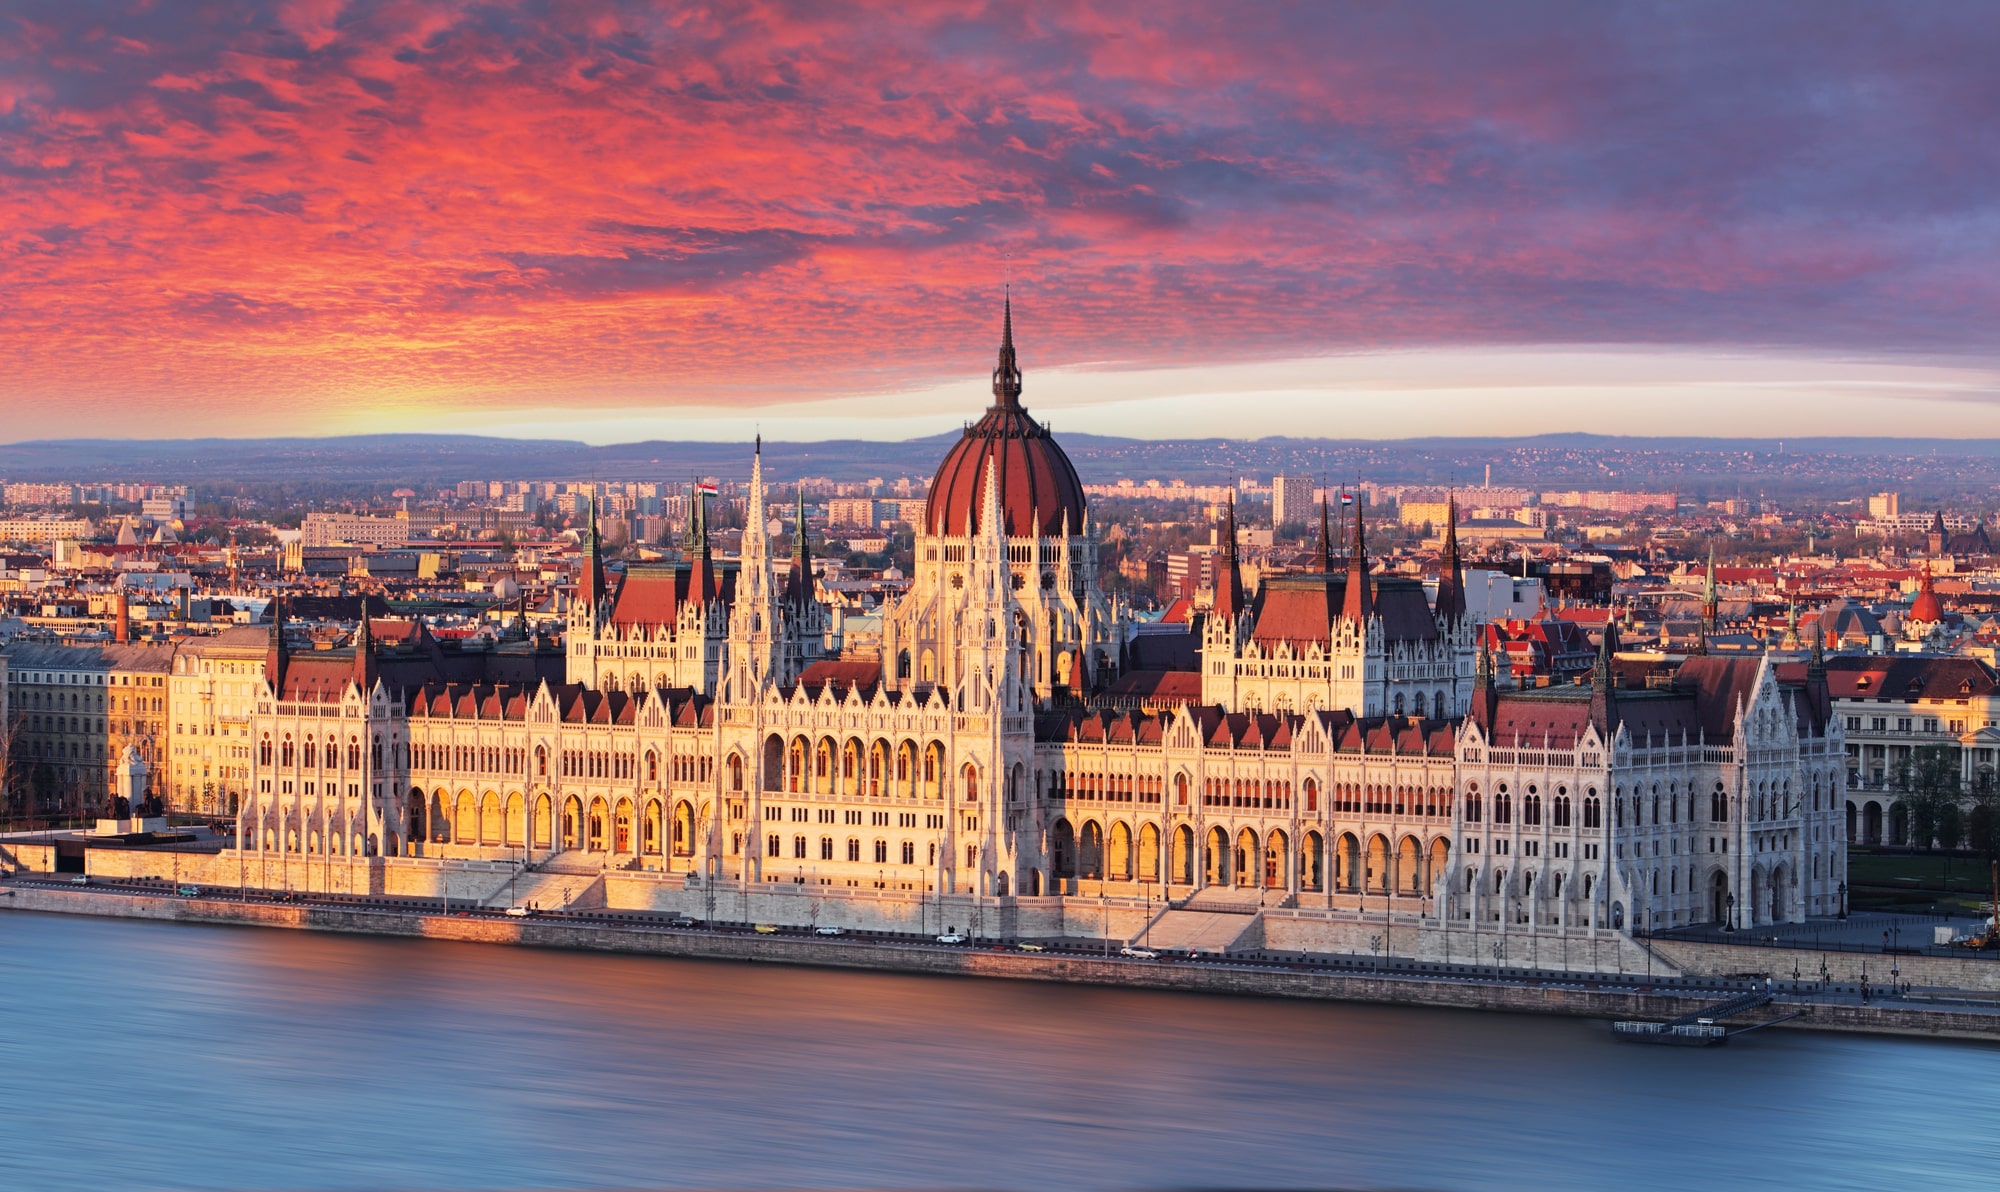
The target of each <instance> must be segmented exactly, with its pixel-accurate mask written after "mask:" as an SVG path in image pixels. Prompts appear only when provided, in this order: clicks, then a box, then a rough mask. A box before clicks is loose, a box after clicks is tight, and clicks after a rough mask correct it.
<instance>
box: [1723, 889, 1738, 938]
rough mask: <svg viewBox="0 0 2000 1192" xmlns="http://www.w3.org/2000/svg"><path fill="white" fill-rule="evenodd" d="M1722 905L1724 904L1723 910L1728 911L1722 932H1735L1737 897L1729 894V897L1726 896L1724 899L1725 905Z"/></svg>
mask: <svg viewBox="0 0 2000 1192" xmlns="http://www.w3.org/2000/svg"><path fill="white" fill-rule="evenodd" d="M1722 904H1723V908H1724V909H1725V910H1726V911H1727V912H1728V914H1727V916H1726V917H1725V918H1724V919H1723V920H1722V930H1724V931H1726V932H1728V931H1735V930H1736V895H1734V894H1729V895H1727V896H1725V897H1724V898H1723V903H1722Z"/></svg>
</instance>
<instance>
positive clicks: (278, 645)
mask: <svg viewBox="0 0 2000 1192" xmlns="http://www.w3.org/2000/svg"><path fill="white" fill-rule="evenodd" d="M286 659H287V655H286V652H285V598H284V597H283V596H274V597H272V598H271V644H270V648H269V649H268V650H267V651H266V652H265V654H264V677H265V678H266V679H268V680H270V683H271V690H272V691H274V692H276V693H278V694H279V695H283V694H284V690H285V662H286Z"/></svg>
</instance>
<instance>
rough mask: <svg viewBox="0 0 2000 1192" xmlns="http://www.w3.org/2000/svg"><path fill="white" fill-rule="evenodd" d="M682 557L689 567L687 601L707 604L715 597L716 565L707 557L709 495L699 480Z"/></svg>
mask: <svg viewBox="0 0 2000 1192" xmlns="http://www.w3.org/2000/svg"><path fill="white" fill-rule="evenodd" d="M681 557H682V558H684V559H686V560H687V561H688V563H689V564H690V569H689V573H688V588H687V599H688V601H689V602H690V603H694V604H707V603H708V602H709V601H710V600H712V599H714V598H715V596H716V592H717V589H716V584H715V563H714V561H713V560H712V559H710V558H709V555H708V495H707V494H706V493H705V492H703V491H702V487H701V482H700V481H696V482H695V484H694V489H693V491H692V492H690V493H689V494H688V524H687V533H686V534H685V535H683V536H682V538H681Z"/></svg>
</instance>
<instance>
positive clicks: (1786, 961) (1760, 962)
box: [1653, 939, 2000, 993]
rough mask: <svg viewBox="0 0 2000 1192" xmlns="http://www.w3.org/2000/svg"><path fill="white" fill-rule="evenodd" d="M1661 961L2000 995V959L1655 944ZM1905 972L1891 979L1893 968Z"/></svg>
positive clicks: (1781, 976)
mask: <svg viewBox="0 0 2000 1192" xmlns="http://www.w3.org/2000/svg"><path fill="white" fill-rule="evenodd" d="M1653 948H1654V949H1655V950H1656V951H1657V952H1659V954H1660V955H1661V957H1663V958H1664V959H1666V960H1669V961H1671V962H1672V963H1674V964H1676V965H1678V966H1680V967H1681V968H1683V969H1684V970H1686V971H1687V972H1689V973H1693V974H1696V975H1699V976H1735V975H1738V974H1756V975H1758V976H1765V977H1770V978H1772V979H1774V980H1779V981H1789V980H1791V979H1792V973H1793V972H1795V971H1796V972H1797V973H1798V974H1799V978H1800V979H1801V980H1805V981H1813V980H1817V979H1818V978H1819V966H1820V964H1821V962H1825V964H1826V969H1827V972H1828V974H1829V975H1830V979H1831V980H1833V981H1835V982H1837V983H1839V984H1842V985H1854V984H1857V983H1859V982H1860V981H1862V980H1863V979H1864V978H1865V979H1866V980H1867V981H1868V982H1869V983H1870V984H1871V985H1873V986H1875V987H1876V988H1877V989H1881V988H1885V987H1887V986H1888V984H1889V983H1890V981H1891V980H1892V979H1895V980H1902V981H1907V982H1909V983H1910V984H1911V985H1917V986H1923V987H1925V988H1932V989H1963V990H1971V991H1978V992H1984V993H1993V992H2000V957H1973V956H1966V957H1962V958H1961V957H1955V956H1904V955H1901V954H1885V953H1881V952H1821V951H1819V950H1817V949H1813V948H1760V947H1756V946H1754V945H1750V944H1710V943H1693V942H1689V941H1686V940H1665V939H1662V940H1654V941H1653ZM1892 965H1893V966H1895V967H1896V968H1897V969H1899V970H1900V972H1899V974H1898V975H1897V976H1896V977H1894V978H1892V977H1891V976H1890V966H1892Z"/></svg>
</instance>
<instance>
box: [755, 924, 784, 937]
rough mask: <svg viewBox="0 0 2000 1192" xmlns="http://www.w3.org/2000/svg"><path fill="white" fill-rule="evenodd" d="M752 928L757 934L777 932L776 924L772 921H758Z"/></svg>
mask: <svg viewBox="0 0 2000 1192" xmlns="http://www.w3.org/2000/svg"><path fill="white" fill-rule="evenodd" d="M754 930H755V931H756V932H757V934H758V935H776V934H778V928H777V925H776V924H774V923H759V924H757V926H756V928H755V929H754Z"/></svg>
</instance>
